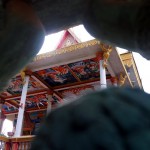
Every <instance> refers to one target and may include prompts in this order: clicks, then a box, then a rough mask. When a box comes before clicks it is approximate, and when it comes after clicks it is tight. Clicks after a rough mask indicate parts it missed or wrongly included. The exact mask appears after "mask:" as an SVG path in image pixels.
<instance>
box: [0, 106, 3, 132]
mask: <svg viewBox="0 0 150 150" xmlns="http://www.w3.org/2000/svg"><path fill="white" fill-rule="evenodd" d="M2 106H3V104H0V132H1V130H2V126H3V118H2V115H3V114H2Z"/></svg>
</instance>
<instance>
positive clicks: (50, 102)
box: [47, 93, 53, 115]
mask: <svg viewBox="0 0 150 150" xmlns="http://www.w3.org/2000/svg"><path fill="white" fill-rule="evenodd" d="M52 96H53V95H52V93H51V94H48V95H47V98H48V100H47V103H48V104H47V115H48V114H49V113H50V112H51V110H52Z"/></svg>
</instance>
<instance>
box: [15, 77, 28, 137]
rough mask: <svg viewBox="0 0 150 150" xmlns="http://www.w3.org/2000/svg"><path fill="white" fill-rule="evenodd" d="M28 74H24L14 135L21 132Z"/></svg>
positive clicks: (16, 135) (18, 135)
mask: <svg viewBox="0 0 150 150" xmlns="http://www.w3.org/2000/svg"><path fill="white" fill-rule="evenodd" d="M29 78H30V77H29V76H25V84H24V85H23V89H22V95H21V100H20V107H19V112H18V119H17V125H16V131H15V135H14V136H15V137H20V136H21V134H22V127H23V119H24V109H25V101H26V96H27V90H28V84H29Z"/></svg>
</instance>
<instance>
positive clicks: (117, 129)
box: [31, 88, 150, 150]
mask: <svg viewBox="0 0 150 150" xmlns="http://www.w3.org/2000/svg"><path fill="white" fill-rule="evenodd" d="M149 118H150V95H148V94H146V93H144V92H143V91H141V90H139V89H130V88H126V89H123V88H111V89H106V90H103V91H100V92H96V93H93V94H89V95H87V96H84V97H82V98H80V99H79V100H76V101H74V102H72V103H70V104H68V105H66V106H63V107H60V108H58V109H56V110H54V111H52V112H51V113H50V114H49V115H48V116H47V118H46V119H45V122H44V124H43V125H42V127H41V129H40V131H39V133H38V135H37V137H36V138H35V141H34V143H33V145H32V148H31V150H37V149H40V150H83V149H86V150H149V149H150V133H149V129H150V119H149Z"/></svg>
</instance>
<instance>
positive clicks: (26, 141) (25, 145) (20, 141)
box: [11, 136, 34, 150]
mask: <svg viewBox="0 0 150 150" xmlns="http://www.w3.org/2000/svg"><path fill="white" fill-rule="evenodd" d="M33 139H34V136H21V137H18V138H11V147H12V150H30V148H31V142H32V141H33Z"/></svg>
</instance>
